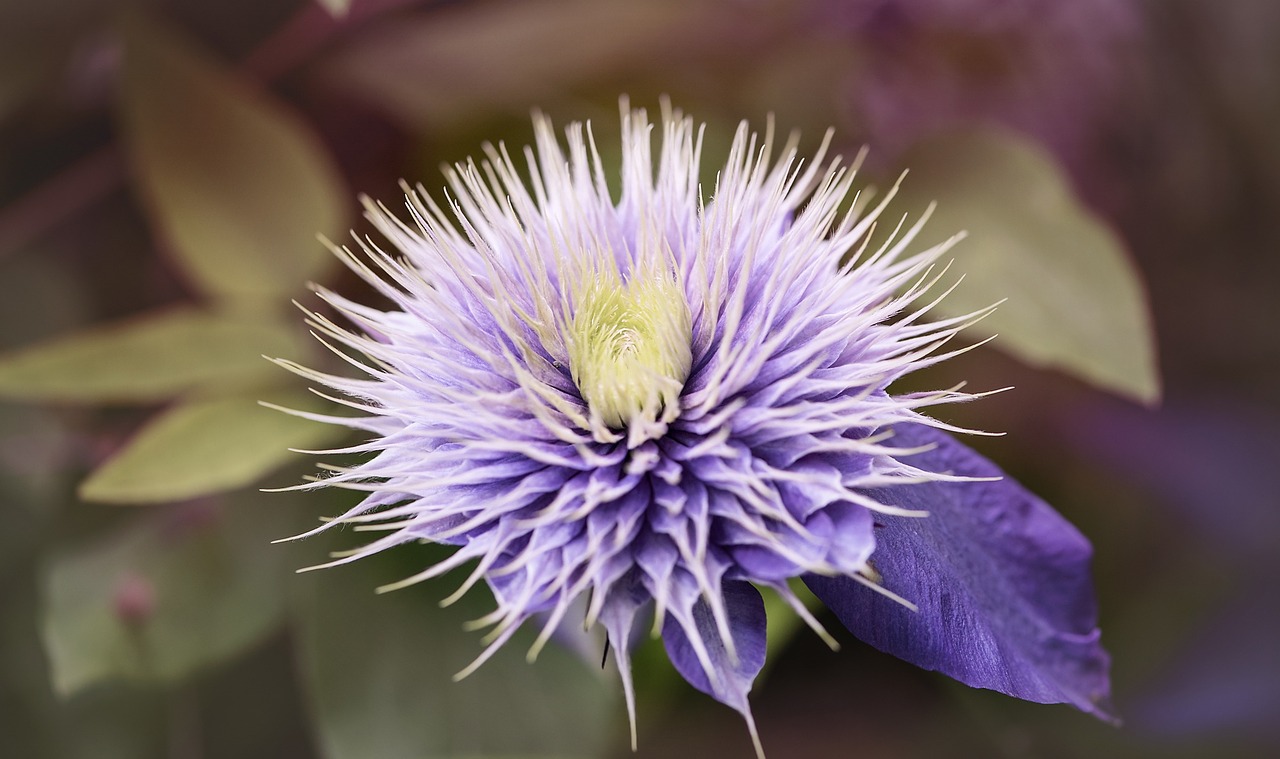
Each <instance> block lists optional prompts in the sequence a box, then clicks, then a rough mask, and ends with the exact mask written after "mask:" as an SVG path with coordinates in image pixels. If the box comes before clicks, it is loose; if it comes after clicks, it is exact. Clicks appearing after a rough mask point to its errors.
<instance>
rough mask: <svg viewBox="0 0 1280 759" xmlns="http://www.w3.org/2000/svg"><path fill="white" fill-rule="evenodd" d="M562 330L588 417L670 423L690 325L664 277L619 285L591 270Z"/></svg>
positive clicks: (688, 354) (674, 286) (688, 356)
mask: <svg viewBox="0 0 1280 759" xmlns="http://www.w3.org/2000/svg"><path fill="white" fill-rule="evenodd" d="M576 300H577V302H576V304H575V309H574V314H573V318H572V321H571V322H570V325H569V335H568V338H569V339H568V341H567V342H568V348H569V371H570V373H571V374H572V375H573V381H574V382H575V383H577V385H578V389H579V390H580V391H581V392H582V397H583V399H585V400H586V402H587V405H588V406H589V407H590V408H591V411H592V412H593V414H598V415H599V418H600V419H601V420H602V421H603V422H604V423H605V424H607V425H608V426H609V427H611V428H614V429H619V428H622V427H625V426H626V425H627V424H628V422H630V421H631V420H632V419H633V418H635V417H637V416H641V417H642V418H645V419H647V420H650V421H652V420H656V419H658V418H659V417H663V418H664V419H665V420H668V421H669V420H670V419H674V418H675V415H676V414H677V413H678V411H679V398H680V391H681V389H682V388H683V387H684V382H685V380H686V379H687V378H688V376H689V367H690V365H691V364H692V360H693V359H692V351H691V347H690V342H691V339H692V326H691V324H692V321H691V318H690V315H689V305H688V303H687V302H686V300H685V296H684V291H683V290H682V288H681V287H680V283H679V282H677V281H676V280H675V279H674V278H673V277H671V276H670V275H669V274H660V273H650V274H640V273H637V275H636V276H633V277H632V278H631V280H630V281H628V282H623V281H621V280H620V278H619V277H618V275H616V274H614V273H612V272H602V273H598V274H596V275H595V276H593V277H592V278H590V279H589V280H588V281H587V282H586V283H585V284H584V286H583V287H582V289H581V291H580V292H579V294H578V297H577V299H576Z"/></svg>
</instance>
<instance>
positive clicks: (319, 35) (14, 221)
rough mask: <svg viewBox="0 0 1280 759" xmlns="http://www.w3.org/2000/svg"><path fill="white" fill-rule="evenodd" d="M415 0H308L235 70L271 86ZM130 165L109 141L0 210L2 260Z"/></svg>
mask: <svg viewBox="0 0 1280 759" xmlns="http://www.w3.org/2000/svg"><path fill="white" fill-rule="evenodd" d="M415 1H416V0H364V1H363V2H356V3H354V4H353V5H352V8H351V10H350V12H349V13H348V14H347V16H346V17H345V18H334V17H333V16H331V15H329V13H328V11H326V10H324V9H323V8H321V7H320V5H319V4H318V3H316V2H315V0H307V2H306V4H305V5H304V6H303V7H302V8H300V9H299V10H298V12H297V13H295V14H294V15H293V16H292V17H291V18H290V19H289V20H288V21H286V22H285V23H284V24H283V25H282V26H280V27H279V28H278V29H276V30H275V31H274V32H272V33H271V34H270V35H269V36H268V37H267V38H266V39H264V40H263V41H262V42H260V43H259V44H258V46H257V47H255V48H254V49H253V51H252V52H250V53H249V55H248V56H246V57H245V59H244V60H243V61H241V63H240V65H239V66H238V67H237V68H238V69H239V71H240V72H241V73H243V74H245V75H248V76H251V77H253V78H255V79H257V80H258V81H260V82H271V81H274V80H276V79H279V78H280V77H282V76H284V75H285V74H287V73H289V72H290V71H292V70H293V69H295V68H297V67H298V66H300V65H301V64H302V63H303V62H305V61H306V60H307V58H309V57H310V56H311V55H313V54H314V53H315V52H316V51H318V50H319V49H320V48H321V47H323V46H324V45H325V44H326V43H328V42H329V41H330V40H331V39H332V38H333V37H335V36H336V35H337V33H338V32H340V31H348V30H349V29H350V28H351V27H352V26H353V25H354V24H356V23H358V22H364V21H368V20H369V19H371V18H374V17H376V16H378V15H380V14H382V13H384V12H386V11H390V10H394V9H396V8H399V7H401V6H407V5H411V4H413V3H414V2H415ZM127 169H128V166H127V165H126V162H125V160H124V156H123V155H122V151H121V149H120V146H119V145H118V144H117V143H115V142H112V143H109V144H107V145H104V146H103V147H101V148H99V149H97V150H96V151H94V152H93V153H90V154H89V155H87V156H85V157H83V158H81V159H79V160H77V161H76V162H75V163H73V164H71V165H70V166H69V167H67V168H65V169H63V170H62V171H60V172H58V173H57V174H55V175H53V176H52V177H50V178H48V179H46V180H44V181H43V182H41V183H40V184H38V185H36V187H34V188H33V189H31V190H28V191H27V192H26V193H25V194H23V195H22V196H21V197H19V198H18V199H17V200H15V201H13V202H12V203H10V204H9V205H7V206H5V207H4V208H3V209H0V258H3V257H4V256H6V255H8V254H9V253H12V252H14V251H16V250H18V249H19V248H22V247H25V246H27V245H29V244H31V243H32V242H34V241H36V240H38V239H39V238H40V237H42V236H43V235H45V234H47V233H48V232H50V231H51V230H53V229H54V228H56V227H57V226H58V225H60V224H62V223H63V222H65V221H66V220H67V219H69V218H71V217H74V216H75V215H76V214H78V213H80V212H82V211H85V210H87V209H89V208H91V207H93V205H94V204H95V203H97V202H98V201H100V200H102V199H103V198H104V197H106V196H107V195H108V194H110V193H111V192H112V191H114V190H116V189H118V188H119V187H120V185H121V184H123V183H124V179H125V177H126V175H127Z"/></svg>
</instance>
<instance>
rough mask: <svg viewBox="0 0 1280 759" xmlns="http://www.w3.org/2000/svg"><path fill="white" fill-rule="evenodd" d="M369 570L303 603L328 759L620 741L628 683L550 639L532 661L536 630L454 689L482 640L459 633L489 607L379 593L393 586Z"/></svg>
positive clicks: (314, 581)
mask: <svg viewBox="0 0 1280 759" xmlns="http://www.w3.org/2000/svg"><path fill="white" fill-rule="evenodd" d="M399 550H401V551H404V550H406V549H404V548H402V549H399ZM409 550H412V549H409ZM433 552H438V549H436V548H435V547H432V548H429V549H424V550H421V551H420V553H419V555H421V554H423V553H426V554H430V553H433ZM401 556H403V554H401ZM397 558H398V557H397ZM436 558H439V557H438V555H437V556H436ZM371 566H373V567H380V566H381V567H385V563H384V562H382V561H380V559H366V560H364V561H363V562H361V563H360V564H359V565H357V566H354V567H342V568H338V569H334V570H329V571H325V572H321V573H317V574H316V575H315V576H313V577H312V578H310V579H311V582H310V583H308V587H307V589H306V591H307V592H305V593H304V594H303V597H302V598H301V603H300V605H299V606H300V608H299V615H298V619H297V623H298V627H299V640H300V643H301V646H302V661H303V667H304V670H305V673H306V675H305V677H306V681H307V685H308V687H309V689H310V692H311V699H312V703H313V705H314V711H315V714H316V724H317V726H318V728H319V731H320V742H321V746H322V747H323V750H324V755H325V756H326V757H328V759H403V757H424V758H425V757H460V756H471V757H477V758H479V757H493V756H510V757H525V758H527V757H531V756H539V757H591V756H598V755H600V754H601V753H603V752H604V749H605V748H607V747H609V746H610V745H611V744H610V742H611V741H613V740H615V739H616V740H619V741H625V738H624V737H623V736H622V735H621V734H620V732H619V731H616V730H615V729H614V728H616V727H617V725H618V720H620V719H625V710H624V709H623V707H622V704H621V698H620V697H619V696H620V693H621V686H620V685H619V684H618V683H617V682H616V681H615V680H614V679H613V678H610V677H606V676H604V675H603V674H602V673H601V672H600V671H599V670H597V669H595V668H594V667H589V666H588V665H585V664H584V663H583V662H582V661H581V660H580V659H579V658H578V657H577V656H575V655H574V654H572V653H570V652H568V651H566V650H564V649H562V648H560V647H559V646H558V645H556V644H555V642H554V641H553V642H552V643H551V644H549V645H548V646H547V647H546V648H545V649H543V651H542V653H541V654H540V655H539V657H538V660H537V661H536V662H535V663H533V664H529V663H528V662H526V661H525V651H526V650H527V648H528V646H529V643H530V640H531V638H532V631H529V630H525V631H523V632H522V634H519V635H517V636H516V637H515V638H514V639H513V640H511V641H510V642H509V643H508V644H507V645H506V646H505V647H504V648H503V649H502V650H501V651H499V652H498V653H497V654H496V655H495V656H494V658H493V659H491V660H490V661H488V662H486V663H485V664H484V666H482V667H481V668H480V669H479V670H478V671H477V672H475V673H474V674H472V675H471V676H470V677H468V678H466V679H465V680H463V681H461V682H458V683H454V682H452V681H451V677H452V675H453V674H454V673H455V672H457V671H459V670H461V669H462V668H463V667H465V666H466V665H467V664H469V663H470V662H471V660H472V659H473V658H475V656H476V655H478V654H479V653H480V651H481V644H480V637H481V635H480V633H475V632H466V631H464V630H463V629H462V625H463V624H464V622H465V621H466V620H468V619H474V618H476V617H479V616H481V615H482V614H485V613H487V612H488V611H490V610H491V609H492V606H491V604H492V601H491V600H489V601H485V600H481V599H480V598H478V597H479V596H482V595H486V594H484V593H482V592H473V593H472V594H471V595H470V596H468V597H467V598H464V599H463V600H462V601H460V602H458V603H457V604H455V605H454V606H451V607H448V608H444V609H442V608H440V607H439V605H438V603H437V602H438V601H439V599H441V598H443V597H444V596H445V595H447V594H448V593H449V592H451V591H452V590H453V589H454V586H453V585H451V584H449V583H448V582H447V581H446V582H445V583H444V584H442V583H441V582H439V581H436V582H428V583H422V584H420V585H416V586H413V587H410V588H407V589H404V590H398V591H395V592H394V593H389V594H387V595H375V594H374V592H373V588H374V586H375V585H377V584H379V582H386V581H387V580H390V579H398V577H396V576H391V577H385V576H384V577H381V578H375V577H374V573H372V572H369V571H362V570H367V569H368V568H369V567H371ZM410 571H412V570H410ZM524 633H529V634H527V635H526V634H524Z"/></svg>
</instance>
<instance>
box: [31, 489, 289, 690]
mask: <svg viewBox="0 0 1280 759" xmlns="http://www.w3.org/2000/svg"><path fill="white" fill-rule="evenodd" d="M151 515H152V516H151V517H150V518H147V519H143V520H139V521H138V522H136V523H134V524H133V525H131V526H130V527H128V528H127V529H125V530H123V531H121V532H119V533H117V534H115V535H112V536H110V537H109V538H108V539H106V540H103V541H101V542H99V543H97V544H94V545H90V546H86V547H82V548H80V549H77V550H72V551H68V552H65V553H63V554H61V555H58V556H56V557H55V558H54V559H53V560H52V561H51V562H50V563H49V564H48V566H47V567H46V568H45V571H44V577H43V593H44V615H43V626H42V627H43V629H42V634H43V637H44V643H45V650H46V651H47V652H48V655H49V660H50V665H51V669H52V674H53V684H54V688H55V689H56V690H57V692H58V693H60V694H62V695H64V696H65V695H69V694H72V693H75V692H77V691H79V690H81V689H83V688H85V687H87V686H90V685H93V684H95V683H98V682H101V681H105V680H113V679H119V678H125V679H133V680H142V681H146V682H153V683H170V682H174V681H177V680H180V679H182V678H184V677H187V676H189V675H191V674H192V673H194V672H196V671H197V670H199V669H201V668H202V667H206V666H211V665H214V664H217V663H219V662H222V661H225V660H227V659H229V658H231V657H233V656H235V655H237V654H239V653H240V652H241V651H243V650H245V649H246V648H248V647H249V646H252V645H254V644H255V643H257V642H259V641H260V640H262V639H263V638H264V637H265V636H267V635H268V634H269V633H270V632H271V631H272V630H274V629H276V627H277V625H278V624H279V622H280V619H281V613H282V605H283V591H282V584H281V579H282V577H283V576H284V574H285V573H284V570H283V568H282V567H281V559H282V557H283V556H284V555H286V553H285V552H283V551H278V550H275V549H273V548H272V547H271V546H270V544H269V541H270V540H271V539H272V538H276V537H279V536H280V535H282V534H284V533H285V528H284V527H283V526H282V520H281V518H280V517H281V511H280V510H279V509H276V510H272V509H270V508H262V507H259V508H250V507H249V505H248V504H245V505H243V506H240V507H239V508H219V507H217V506H214V505H213V504H210V503H199V504H186V505H184V506H181V507H177V508H175V509H170V510H165V511H156V512H152V513H151Z"/></svg>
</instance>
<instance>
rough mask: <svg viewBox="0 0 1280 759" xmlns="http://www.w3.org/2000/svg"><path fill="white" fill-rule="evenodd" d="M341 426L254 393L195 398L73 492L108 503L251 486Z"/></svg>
mask: <svg viewBox="0 0 1280 759" xmlns="http://www.w3.org/2000/svg"><path fill="white" fill-rule="evenodd" d="M267 400H271V401H272V402H274V403H278V404H279V405H282V406H285V407H288V408H296V409H302V410H306V409H311V410H314V409H315V408H316V401H315V398H314V397H313V396H310V395H308V394H306V393H302V392H296V393H290V394H273V396H272V397H270V398H269V399H267ZM343 434H345V430H344V429H343V428H341V427H336V426H332V425H327V424H321V423H319V422H313V421H310V420H307V419H300V418H298V417H295V416H290V415H289V414H285V413H282V412H280V411H277V410H275V409H270V408H264V407H263V406H261V405H259V404H258V402H257V400H256V399H255V398H253V397H243V396H237V397H229V398H227V397H222V398H212V399H195V400H190V401H186V402H183V403H182V404H181V405H178V406H175V407H174V408H172V409H170V410H168V411H166V412H164V413H163V414H161V415H160V416H159V417H158V418H157V419H155V420H153V421H152V422H151V423H150V424H148V425H147V426H146V427H145V428H144V429H143V430H142V431H141V432H140V433H138V435H137V436H136V437H134V438H133V439H132V440H131V441H129V444H128V445H127V446H126V447H125V448H124V450H122V451H120V452H119V453H118V454H116V455H115V456H114V457H113V458H111V459H109V460H108V461H107V462H106V463H105V464H103V465H102V466H101V467H100V468H98V469H97V470H96V471H95V472H94V473H93V474H92V475H90V476H89V478H88V479H87V480H85V482H84V483H83V484H82V485H81V486H80V496H81V497H82V498H84V499H86V500H90V501H104V502H107V503H160V502H165V501H178V500H183V499H186V498H195V497H197V496H202V495H208V494H210V493H217V492H221V491H225V490H231V489H233V488H239V487H243V486H245V485H250V484H252V483H253V482H255V481H257V480H258V479H259V478H261V477H262V476H263V475H265V474H267V473H268V472H270V471H271V470H273V469H275V468H276V467H278V466H280V465H281V464H283V463H285V462H287V461H290V460H298V459H299V458H300V456H299V454H296V453H294V452H292V451H290V450H289V448H303V449H305V448H316V447H319V446H322V445H325V444H326V443H328V442H329V441H332V440H335V439H337V438H339V437H341V436H342V435H343Z"/></svg>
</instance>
